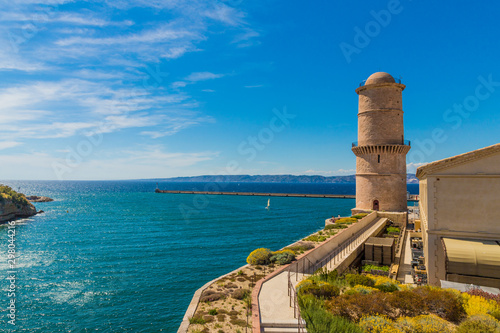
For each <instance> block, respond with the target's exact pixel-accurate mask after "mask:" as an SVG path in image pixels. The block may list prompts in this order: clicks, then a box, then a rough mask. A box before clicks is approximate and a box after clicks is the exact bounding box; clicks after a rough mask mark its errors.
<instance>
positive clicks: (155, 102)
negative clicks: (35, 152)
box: [0, 79, 213, 140]
mask: <svg viewBox="0 0 500 333" xmlns="http://www.w3.org/2000/svg"><path fill="white" fill-rule="evenodd" d="M187 98H188V97H187V96H185V95H183V94H153V93H152V92H151V91H148V90H145V89H142V90H141V89H127V88H123V87H122V86H121V85H120V86H119V87H118V88H114V87H113V86H112V85H109V84H108V83H97V82H91V81H86V80H81V79H72V80H63V81H58V82H33V83H30V84H26V85H20V86H14V87H9V88H5V89H3V90H1V89H0V105H2V107H1V108H0V123H1V124H3V125H4V130H3V131H2V133H0V140H1V139H2V138H38V139H43V138H65V137H71V136H74V135H78V134H81V133H83V132H84V131H87V132H89V131H96V130H98V131H100V132H103V133H104V132H105V133H111V132H115V131H119V130H122V129H126V128H145V127H151V128H154V129H148V130H146V132H147V131H152V132H154V131H156V132H158V133H157V134H155V135H151V136H153V137H161V136H165V135H172V134H175V133H177V132H178V131H180V130H183V129H185V128H188V127H191V126H195V125H199V124H201V123H207V122H213V119H212V118H211V117H207V116H203V115H200V114H199V113H198V112H196V111H193V110H190V109H189V103H186V99H187ZM194 106H196V103H194Z"/></svg>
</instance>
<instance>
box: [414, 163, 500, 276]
mask: <svg viewBox="0 0 500 333" xmlns="http://www.w3.org/2000/svg"><path fill="white" fill-rule="evenodd" d="M499 203H500V154H497V155H494V156H489V157H487V158H483V159H479V160H471V162H469V163H466V164H460V165H457V166H455V167H451V168H448V169H445V170H441V171H439V172H436V174H429V175H427V176H426V178H424V179H421V180H420V203H419V204H420V219H421V221H422V236H423V241H424V255H425V260H426V266H427V271H428V281H429V284H432V285H440V280H445V279H446V266H445V253H444V249H443V246H442V241H441V239H442V238H443V237H452V238H463V239H468V238H469V239H496V240H498V239H500V204H499Z"/></svg>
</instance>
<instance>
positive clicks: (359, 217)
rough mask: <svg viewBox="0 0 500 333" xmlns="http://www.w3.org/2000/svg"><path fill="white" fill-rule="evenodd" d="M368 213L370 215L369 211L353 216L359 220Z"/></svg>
mask: <svg viewBox="0 0 500 333" xmlns="http://www.w3.org/2000/svg"><path fill="white" fill-rule="evenodd" d="M366 215H368V213H359V214H356V215H353V216H351V217H352V218H355V219H358V220H359V219H362V218H363V217H365V216H366Z"/></svg>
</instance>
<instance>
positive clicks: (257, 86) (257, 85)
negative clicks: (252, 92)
mask: <svg viewBox="0 0 500 333" xmlns="http://www.w3.org/2000/svg"><path fill="white" fill-rule="evenodd" d="M263 86H264V85H263V84H256V85H253V86H245V88H249V89H251V88H262V87H263Z"/></svg>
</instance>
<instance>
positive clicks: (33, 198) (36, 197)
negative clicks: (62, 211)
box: [26, 195, 54, 202]
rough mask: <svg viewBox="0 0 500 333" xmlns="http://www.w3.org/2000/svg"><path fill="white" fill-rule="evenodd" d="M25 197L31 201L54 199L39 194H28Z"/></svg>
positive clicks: (49, 200)
mask: <svg viewBox="0 0 500 333" xmlns="http://www.w3.org/2000/svg"><path fill="white" fill-rule="evenodd" d="M26 199H28V201H31V202H51V201H54V199H52V198H49V197H44V196H39V195H30V196H27V197H26Z"/></svg>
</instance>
